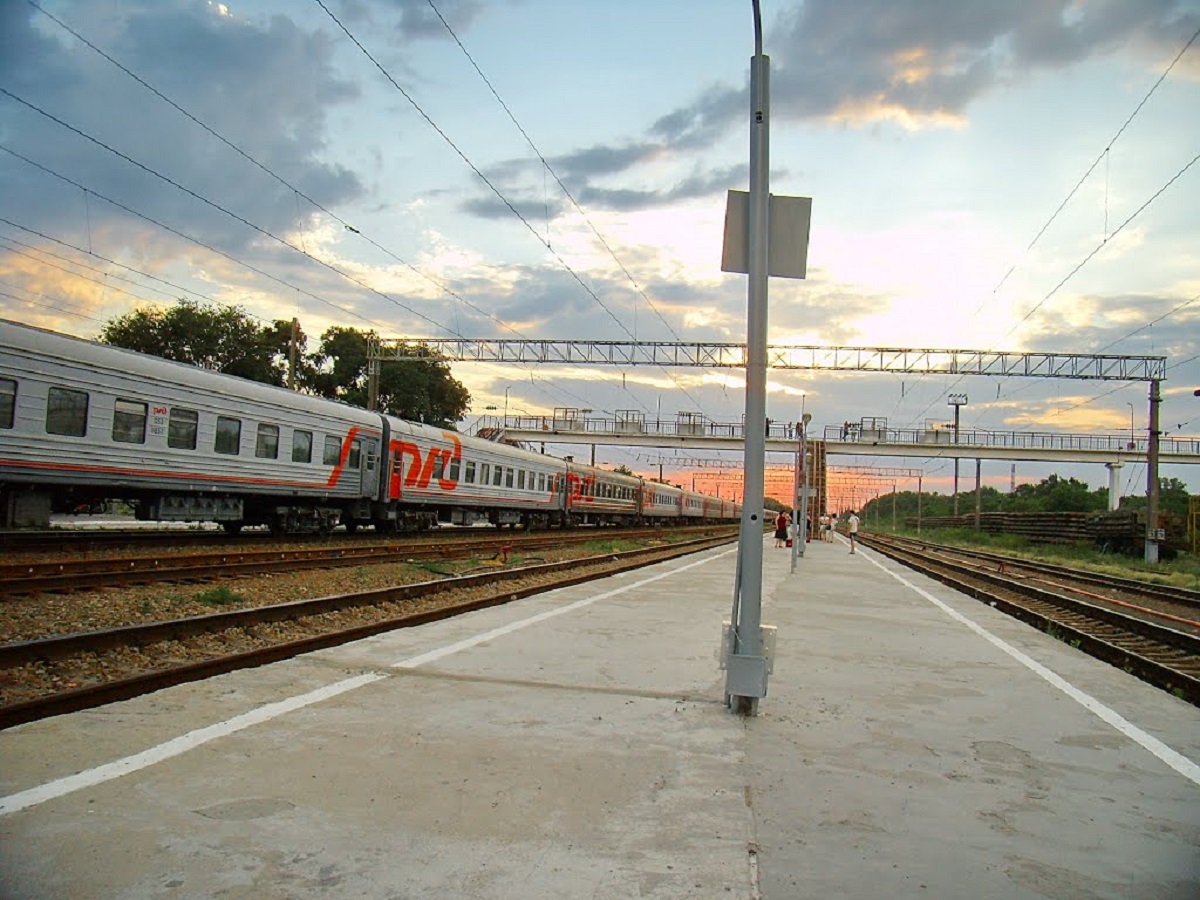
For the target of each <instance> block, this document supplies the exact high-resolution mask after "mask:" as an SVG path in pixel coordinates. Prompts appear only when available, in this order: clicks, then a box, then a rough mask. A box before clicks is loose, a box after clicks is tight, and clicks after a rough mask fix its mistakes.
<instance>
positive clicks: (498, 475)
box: [492, 466, 504, 487]
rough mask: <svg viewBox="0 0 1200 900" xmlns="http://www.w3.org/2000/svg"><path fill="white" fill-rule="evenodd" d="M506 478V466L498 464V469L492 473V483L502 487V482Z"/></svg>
mask: <svg viewBox="0 0 1200 900" xmlns="http://www.w3.org/2000/svg"><path fill="white" fill-rule="evenodd" d="M503 480H504V466H496V471H495V472H494V473H493V474H492V485H493V486H494V487H500V482H502V481H503Z"/></svg>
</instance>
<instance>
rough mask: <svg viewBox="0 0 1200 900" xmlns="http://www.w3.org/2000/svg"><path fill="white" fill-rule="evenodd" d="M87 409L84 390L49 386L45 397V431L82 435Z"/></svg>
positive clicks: (85, 430) (86, 398)
mask: <svg viewBox="0 0 1200 900" xmlns="http://www.w3.org/2000/svg"><path fill="white" fill-rule="evenodd" d="M87 410H88V395H87V393H86V392H84V391H72V390H69V389H67V388H56V387H52V388H50V395H49V396H48V397H47V399H46V432H47V433H48V434H65V435H67V436H68V437H83V436H84V435H86V434H87Z"/></svg>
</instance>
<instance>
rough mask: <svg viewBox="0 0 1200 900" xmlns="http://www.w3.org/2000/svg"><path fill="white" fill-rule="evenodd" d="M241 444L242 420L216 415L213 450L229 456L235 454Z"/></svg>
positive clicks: (239, 450) (239, 449)
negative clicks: (215, 434) (215, 435)
mask: <svg viewBox="0 0 1200 900" xmlns="http://www.w3.org/2000/svg"><path fill="white" fill-rule="evenodd" d="M241 446H242V420H241V419H232V418H230V417H229V416H217V437H216V440H215V441H214V442H213V450H215V451H216V452H217V453H225V454H228V455H229V456H237V455H238V453H239V452H241Z"/></svg>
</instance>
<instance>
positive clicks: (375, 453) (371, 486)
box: [350, 438, 379, 498]
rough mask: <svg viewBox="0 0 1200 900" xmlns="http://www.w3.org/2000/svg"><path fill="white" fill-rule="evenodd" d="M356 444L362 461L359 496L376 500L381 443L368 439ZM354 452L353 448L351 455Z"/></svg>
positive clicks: (357, 441)
mask: <svg viewBox="0 0 1200 900" xmlns="http://www.w3.org/2000/svg"><path fill="white" fill-rule="evenodd" d="M354 444H355V447H357V448H358V450H359V454H360V457H361V459H362V466H361V467H360V468H359V479H360V480H359V486H358V495H359V496H360V497H371V498H374V497H375V495H376V494H377V493H378V491H379V441H378V440H376V439H375V438H367V439H366V440H362V439H359V440H356V441H355V442H354ZM354 452H355V450H354V449H353V448H352V449H351V450H350V453H351V455H353V454H354Z"/></svg>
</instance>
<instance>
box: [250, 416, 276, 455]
mask: <svg viewBox="0 0 1200 900" xmlns="http://www.w3.org/2000/svg"><path fill="white" fill-rule="evenodd" d="M254 455H255V456H257V457H258V458H259V459H279V426H278V425H266V424H263V423H259V426H258V438H257V439H256V440H255V441H254Z"/></svg>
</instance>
